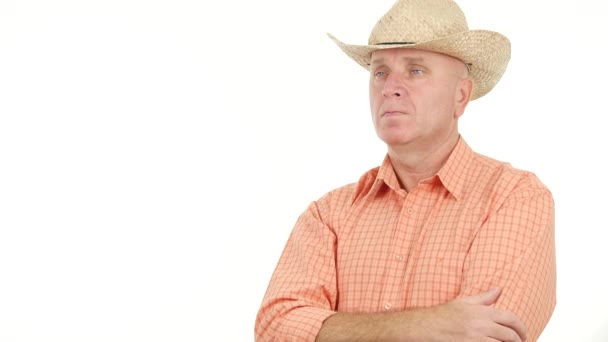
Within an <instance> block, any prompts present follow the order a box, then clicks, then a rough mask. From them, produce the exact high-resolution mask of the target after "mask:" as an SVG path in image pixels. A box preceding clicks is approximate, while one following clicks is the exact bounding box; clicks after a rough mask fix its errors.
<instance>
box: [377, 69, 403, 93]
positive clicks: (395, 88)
mask: <svg viewBox="0 0 608 342" xmlns="http://www.w3.org/2000/svg"><path fill="white" fill-rule="evenodd" d="M402 78H403V77H401V75H399V74H397V73H390V74H388V75H387V76H386V80H385V82H384V87H383V89H382V95H383V96H384V97H401V96H404V95H405V94H406V93H407V88H406V86H405V82H404V80H403V79H402Z"/></svg>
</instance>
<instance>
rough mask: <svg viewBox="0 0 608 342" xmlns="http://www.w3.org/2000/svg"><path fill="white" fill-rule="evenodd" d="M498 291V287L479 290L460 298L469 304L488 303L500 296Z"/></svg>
mask: <svg viewBox="0 0 608 342" xmlns="http://www.w3.org/2000/svg"><path fill="white" fill-rule="evenodd" d="M500 292H501V290H500V289H498V288H493V289H490V290H488V291H486V292H480V293H477V294H474V295H471V296H468V297H462V300H463V301H464V302H466V303H469V304H479V305H490V304H494V303H495V302H496V300H497V299H498V297H499V296H500Z"/></svg>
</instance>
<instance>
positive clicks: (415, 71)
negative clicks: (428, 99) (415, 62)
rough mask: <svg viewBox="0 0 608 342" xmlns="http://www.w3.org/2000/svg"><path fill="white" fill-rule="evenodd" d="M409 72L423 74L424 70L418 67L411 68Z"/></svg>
mask: <svg viewBox="0 0 608 342" xmlns="http://www.w3.org/2000/svg"><path fill="white" fill-rule="evenodd" d="M411 73H412V74H413V75H422V74H424V71H422V70H420V69H412V71H411Z"/></svg>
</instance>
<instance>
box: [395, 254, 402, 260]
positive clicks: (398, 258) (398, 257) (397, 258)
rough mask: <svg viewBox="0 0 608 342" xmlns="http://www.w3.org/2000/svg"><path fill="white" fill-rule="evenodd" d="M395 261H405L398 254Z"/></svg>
mask: <svg viewBox="0 0 608 342" xmlns="http://www.w3.org/2000/svg"><path fill="white" fill-rule="evenodd" d="M395 260H398V261H401V260H403V256H401V255H399V254H396V255H395Z"/></svg>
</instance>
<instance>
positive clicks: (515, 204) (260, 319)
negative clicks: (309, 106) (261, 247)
mask: <svg viewBox="0 0 608 342" xmlns="http://www.w3.org/2000/svg"><path fill="white" fill-rule="evenodd" d="M555 283H556V275H555V242H554V203H553V198H552V195H551V193H550V192H549V190H548V189H547V188H546V187H545V186H544V185H543V184H542V183H541V182H540V181H539V180H538V178H537V177H536V176H535V175H534V174H532V173H530V172H526V171H521V170H517V169H515V168H513V167H511V166H510V165H508V164H506V163H501V162H498V161H496V160H493V159H491V158H488V157H485V156H482V155H480V154H477V153H475V152H473V151H472V150H471V149H470V147H469V146H468V145H467V144H466V142H465V141H464V140H463V139H462V138H461V139H460V141H459V142H458V144H457V146H456V147H455V149H454V151H453V152H452V153H451V155H450V157H449V158H448V160H447V161H446V163H445V164H444V165H443V167H442V168H441V170H440V171H439V172H438V173H437V175H435V176H434V177H431V178H429V179H426V180H424V181H422V182H421V183H420V184H419V185H418V186H417V187H416V188H414V189H413V190H412V191H411V192H409V193H407V192H406V191H405V190H403V189H401V187H400V186H399V182H398V180H397V177H396V175H395V173H394V171H393V168H392V166H391V162H390V159H389V157H388V156H387V157H386V158H385V160H384V162H383V163H382V165H381V166H380V167H379V168H375V169H372V170H370V171H369V172H367V173H365V174H364V175H363V176H362V177H361V178H360V180H359V182H357V183H354V184H350V185H347V186H344V187H341V188H339V189H336V190H334V191H331V192H329V193H327V194H326V195H325V196H323V197H322V198H320V199H319V200H318V201H315V202H313V203H312V204H311V205H310V206H309V207H308V209H307V210H306V211H305V212H304V213H303V214H302V215H301V216H300V218H299V219H298V221H297V223H296V225H295V227H294V229H293V231H292V233H291V236H290V237H289V240H288V241H287V244H286V246H285V249H284V251H283V254H282V255H281V258H280V259H279V262H278V265H277V267H276V269H275V271H274V273H273V276H272V279H271V281H270V284H269V287H268V289H267V292H266V295H265V297H264V299H263V302H262V305H261V307H260V310H259V312H258V315H257V319H256V324H255V336H256V341H314V340H315V338H316V335H317V334H318V332H319V330H320V328H321V325H322V324H323V321H324V320H325V319H327V318H328V317H329V316H330V315H332V314H334V313H335V312H366V313H370V312H383V311H394V310H406V309H408V308H414V307H428V306H433V305H437V304H442V303H446V302H448V301H450V300H452V299H454V298H457V297H460V296H467V295H472V294H476V293H478V292H482V291H486V290H488V289H490V288H493V287H498V288H502V294H501V296H500V298H499V299H498V301H497V303H496V306H497V307H499V308H502V309H506V310H510V311H512V312H514V313H515V314H516V315H517V316H518V317H519V318H520V319H521V320H522V321H523V322H524V324H525V325H526V327H527V329H528V341H535V340H536V339H537V338H538V336H539V335H540V334H541V332H542V330H543V329H544V327H545V325H546V324H547V322H548V320H549V318H550V317H551V314H552V312H553V309H554V307H555V300H556V298H555V297H556V291H555Z"/></svg>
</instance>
